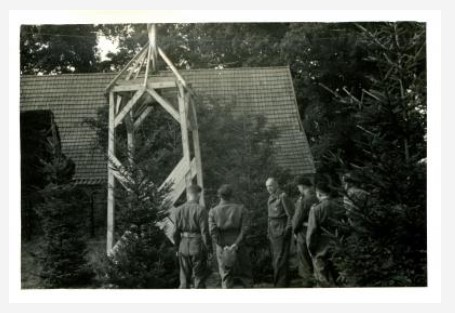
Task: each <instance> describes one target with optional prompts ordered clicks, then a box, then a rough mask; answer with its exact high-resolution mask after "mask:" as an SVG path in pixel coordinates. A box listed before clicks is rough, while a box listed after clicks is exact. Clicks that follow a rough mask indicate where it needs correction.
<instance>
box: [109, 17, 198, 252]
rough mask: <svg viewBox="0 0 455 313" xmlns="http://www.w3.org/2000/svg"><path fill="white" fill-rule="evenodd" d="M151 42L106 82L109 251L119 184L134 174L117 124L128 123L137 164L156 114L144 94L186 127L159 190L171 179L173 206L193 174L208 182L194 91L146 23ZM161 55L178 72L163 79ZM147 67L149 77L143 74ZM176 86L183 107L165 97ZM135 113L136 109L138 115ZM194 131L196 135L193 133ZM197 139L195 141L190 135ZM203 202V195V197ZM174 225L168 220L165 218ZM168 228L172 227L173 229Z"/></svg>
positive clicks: (129, 146) (130, 152) (130, 149)
mask: <svg viewBox="0 0 455 313" xmlns="http://www.w3.org/2000/svg"><path fill="white" fill-rule="evenodd" d="M147 30H148V39H149V40H148V43H147V44H146V45H145V46H144V47H143V48H142V50H141V51H140V52H139V53H137V55H136V56H134V57H133V58H132V59H131V60H130V61H129V62H128V63H127V65H126V66H125V67H124V68H123V69H122V70H121V71H120V72H119V73H118V74H117V75H116V76H115V78H114V79H113V80H112V81H111V82H110V83H109V85H108V86H107V87H106V95H108V96H109V134H108V151H107V153H108V195H107V245H106V249H107V252H108V253H109V252H110V251H112V248H113V247H114V230H115V228H114V227H115V223H114V216H115V188H116V183H117V182H119V183H120V185H122V186H123V187H125V188H128V187H127V182H131V181H132V180H133V179H134V177H132V175H131V173H129V172H128V170H127V168H128V167H127V166H124V165H123V164H122V163H121V161H120V160H119V159H118V158H117V157H116V151H117V150H116V145H115V143H116V137H115V130H116V127H117V126H119V125H120V124H121V123H123V122H124V123H125V126H126V130H127V149H128V151H127V152H128V154H127V155H128V162H129V165H130V168H131V167H132V165H133V164H134V133H135V130H136V129H137V128H138V127H139V126H140V125H141V124H142V122H143V121H144V119H146V118H147V116H148V115H149V114H151V113H152V111H153V109H152V107H151V106H143V105H138V103H139V102H140V101H139V100H140V99H142V98H143V97H144V96H145V95H150V97H151V98H152V99H153V100H154V101H156V102H157V103H158V104H159V105H160V106H161V107H162V108H163V109H164V110H166V111H167V112H168V113H169V114H170V115H171V116H172V117H173V118H174V119H175V120H176V121H177V122H178V123H179V124H180V128H181V136H182V144H183V157H182V159H181V160H180V162H179V163H178V164H177V166H176V167H175V168H174V169H173V170H172V172H171V173H170V174H169V176H168V177H167V179H166V180H165V181H164V182H163V184H162V185H161V186H160V187H159V188H160V189H162V188H164V187H165V186H167V185H169V184H172V187H171V192H170V193H169V195H168V197H167V199H166V201H169V202H170V203H171V204H172V205H174V203H175V202H176V201H177V200H178V199H179V197H180V196H181V195H182V194H183V193H184V192H185V190H186V187H187V186H188V185H190V184H192V182H193V180H194V178H196V179H197V183H198V185H200V186H201V187H203V179H202V163H201V151H200V145H199V133H198V124H197V115H196V110H195V107H194V105H193V101H192V95H193V92H192V91H191V89H190V86H189V85H188V84H187V82H186V81H185V79H184V78H183V77H182V76H181V75H180V73H179V72H178V70H177V68H176V67H175V66H174V65H173V64H172V62H171V61H170V60H169V58H168V57H167V56H166V54H165V53H164V52H163V51H162V50H161V49H160V48H159V47H158V46H157V45H156V27H155V25H153V24H149V25H147ZM158 58H161V59H162V60H163V61H164V63H165V64H166V65H167V66H168V67H169V69H170V70H171V72H172V73H173V76H171V77H168V78H164V79H163V77H160V78H159V79H157V76H156V75H155V76H152V77H150V75H151V74H152V73H153V74H157V61H158ZM143 69H145V73H144V76H143V77H142V76H141V73H142V72H143ZM172 88H173V89H174V90H175V91H176V94H177V100H178V101H177V102H178V110H177V109H176V108H175V107H174V106H173V105H172V104H171V103H170V102H169V101H168V100H166V98H165V97H164V96H162V91H163V90H164V89H172ZM133 113H134V114H133ZM190 136H191V137H190ZM190 138H192V140H190ZM190 141H191V142H192V144H193V156H192V155H191V153H190V152H191V147H190V144H191V143H190ZM201 203H202V204H204V197H203V196H201ZM162 225H165V226H167V227H169V220H168V221H165V222H163V223H162ZM165 231H167V232H169V230H166V229H165Z"/></svg>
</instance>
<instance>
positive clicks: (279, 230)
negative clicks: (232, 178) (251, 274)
mask: <svg viewBox="0 0 455 313" xmlns="http://www.w3.org/2000/svg"><path fill="white" fill-rule="evenodd" d="M266 188H267V191H268V192H269V194H270V196H269V199H268V202H267V210H268V232H267V233H268V237H269V240H270V249H271V254H272V266H273V283H274V286H275V287H289V283H290V281H289V250H290V247H291V239H292V213H293V212H292V202H291V200H290V199H289V197H288V196H287V195H286V193H284V192H283V191H281V190H280V187H279V185H278V182H277V181H276V180H275V179H274V178H269V179H267V181H266Z"/></svg>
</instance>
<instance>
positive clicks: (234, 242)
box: [209, 185, 253, 288]
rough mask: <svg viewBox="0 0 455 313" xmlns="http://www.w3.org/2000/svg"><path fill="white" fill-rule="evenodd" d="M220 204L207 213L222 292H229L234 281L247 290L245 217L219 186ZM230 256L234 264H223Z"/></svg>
mask: <svg viewBox="0 0 455 313" xmlns="http://www.w3.org/2000/svg"><path fill="white" fill-rule="evenodd" d="M218 196H219V197H220V203H219V204H218V205H217V206H215V207H214V208H212V209H211V210H210V212H209V227H210V234H211V235H212V238H213V240H214V242H215V244H216V257H217V261H218V268H219V272H220V276H221V286H222V287H223V288H233V287H234V278H237V279H239V280H240V281H241V283H242V285H243V287H245V288H251V287H252V286H253V284H252V281H253V280H252V272H251V263H250V256H249V253H248V250H247V247H246V245H245V235H246V232H247V229H248V215H247V211H246V209H245V207H244V206H243V205H241V204H237V203H234V202H233V201H232V197H233V190H232V188H231V186H230V185H222V186H221V187H220V189H219V190H218ZM227 254H232V256H233V258H234V260H233V261H232V260H227V259H226V257H225V256H226V255H227Z"/></svg>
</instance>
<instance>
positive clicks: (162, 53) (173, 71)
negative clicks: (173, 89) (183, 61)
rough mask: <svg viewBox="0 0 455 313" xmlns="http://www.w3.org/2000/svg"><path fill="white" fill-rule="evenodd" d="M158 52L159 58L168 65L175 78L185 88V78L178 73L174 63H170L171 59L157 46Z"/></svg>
mask: <svg viewBox="0 0 455 313" xmlns="http://www.w3.org/2000/svg"><path fill="white" fill-rule="evenodd" d="M158 54H159V55H160V56H161V58H162V59H163V61H164V62H165V63H166V64H167V66H169V68H170V69H171V71H172V73H174V75H175V76H176V77H177V80H178V81H179V83H181V84H182V85H183V87H185V88H186V87H187V84H186V81H185V79H184V78H183V77H182V75H180V73H179V71H178V70H177V68H176V67H175V66H174V64H172V62H171V60H169V58H168V57H167V55H166V54H165V53H164V51H163V50H161V48H160V47H158Z"/></svg>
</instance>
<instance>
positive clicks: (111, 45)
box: [98, 35, 119, 61]
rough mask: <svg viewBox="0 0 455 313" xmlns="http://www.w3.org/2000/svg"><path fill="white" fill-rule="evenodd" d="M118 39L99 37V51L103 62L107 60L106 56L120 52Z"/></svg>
mask: <svg viewBox="0 0 455 313" xmlns="http://www.w3.org/2000/svg"><path fill="white" fill-rule="evenodd" d="M118 44H119V42H118V39H111V38H110V37H106V36H103V35H98V49H99V53H100V57H101V61H104V60H107V57H106V54H108V53H109V52H115V51H117V50H118Z"/></svg>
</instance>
